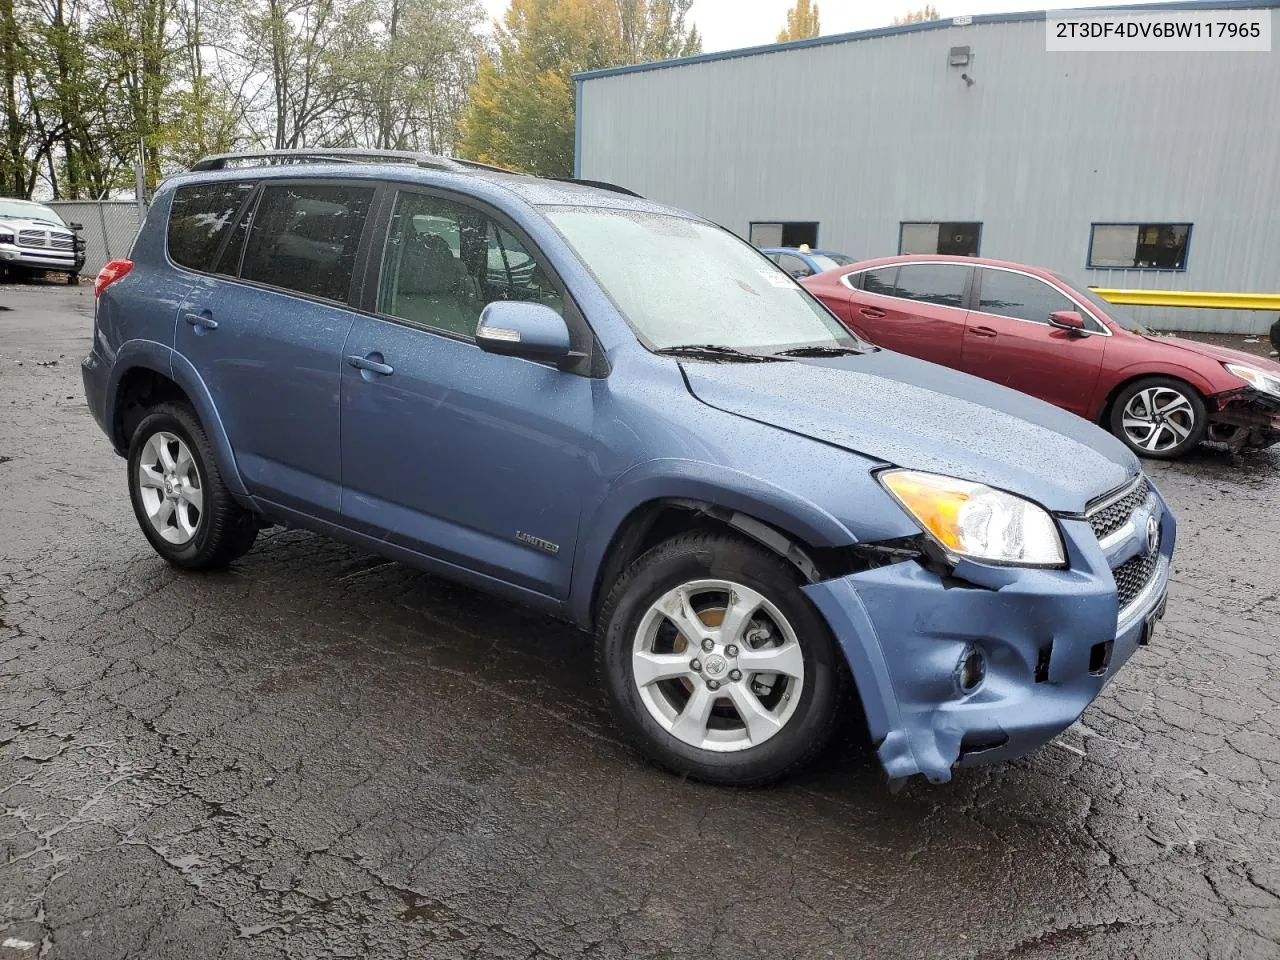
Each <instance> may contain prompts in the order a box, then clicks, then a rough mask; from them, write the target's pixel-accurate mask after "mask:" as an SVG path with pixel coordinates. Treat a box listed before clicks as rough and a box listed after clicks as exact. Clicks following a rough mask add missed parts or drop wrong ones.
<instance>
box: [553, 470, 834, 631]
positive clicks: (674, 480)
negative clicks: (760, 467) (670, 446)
mask: <svg viewBox="0 0 1280 960" xmlns="http://www.w3.org/2000/svg"><path fill="white" fill-rule="evenodd" d="M656 500H697V501H701V502H704V503H712V504H715V505H716V506H718V507H724V508H725V509H728V510H737V511H741V512H742V513H745V514H748V515H749V516H752V517H754V518H755V519H757V520H760V521H762V522H764V523H767V524H769V525H771V526H773V527H776V528H777V529H779V530H781V531H783V532H784V533H788V534H790V535H792V536H794V537H796V538H798V539H800V540H803V541H804V542H805V543H808V544H809V545H811V546H815V547H840V546H848V545H850V544H853V543H856V542H857V537H856V536H855V535H854V534H853V533H852V532H851V531H850V530H849V528H848V527H847V526H846V525H845V524H844V523H843V522H841V521H840V520H839V519H837V518H836V517H835V516H834V515H832V514H831V513H830V512H829V511H827V510H826V509H824V508H823V507H821V506H819V505H818V504H816V503H814V502H812V501H811V500H807V499H805V498H804V497H801V496H798V495H797V494H794V493H791V492H789V491H787V490H784V489H783V488H781V487H778V486H775V485H774V484H771V483H769V482H768V481H766V480H762V479H760V478H759V477H755V476H751V475H750V474H747V473H743V472H741V471H738V470H734V469H732V468H729V467H722V466H717V465H715V464H711V463H706V462H703V461H698V460H681V459H674V458H672V459H659V460H649V461H647V462H645V463H641V464H637V465H636V466H634V467H632V468H630V469H629V470H627V471H626V472H625V473H623V474H622V475H621V476H620V477H618V479H617V480H615V481H614V482H613V483H612V484H611V485H610V486H609V489H608V493H607V494H606V496H605V498H604V500H603V501H601V503H600V505H599V506H598V507H597V508H596V509H595V511H594V512H593V513H592V514H591V515H590V516H586V517H584V518H583V521H584V522H583V525H582V529H583V530H584V531H588V533H587V535H586V537H585V539H584V540H583V542H582V543H581V544H580V545H579V548H578V553H577V556H576V558H575V561H574V573H573V585H572V588H571V590H570V594H569V614H570V616H571V617H572V619H573V620H574V621H575V622H576V623H579V624H582V625H584V626H585V625H587V624H589V623H590V621H591V604H592V594H593V592H594V589H595V581H596V574H597V572H598V571H599V569H600V567H601V564H602V563H603V562H604V559H605V555H606V553H607V552H608V550H609V546H610V544H611V543H612V542H613V539H614V535H615V534H616V533H617V531H618V530H619V528H621V526H622V524H623V522H624V521H625V520H626V519H627V517H628V516H630V515H631V514H632V513H633V512H634V511H635V510H637V509H638V508H640V507H642V506H644V505H645V504H647V503H651V502H653V501H656Z"/></svg>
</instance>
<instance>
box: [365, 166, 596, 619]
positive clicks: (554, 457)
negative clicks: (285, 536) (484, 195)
mask: <svg viewBox="0 0 1280 960" xmlns="http://www.w3.org/2000/svg"><path fill="white" fill-rule="evenodd" d="M379 245H380V247H381V248H382V254H383V255H382V262H381V270H380V272H379V271H378V270H377V269H376V267H377V265H376V263H375V264H374V269H373V270H372V271H371V272H370V282H369V289H370V291H372V294H371V295H370V300H369V302H368V303H367V306H369V307H370V308H371V312H372V314H373V315H361V316H360V317H359V319H357V320H356V322H355V324H354V326H352V328H351V331H350V335H349V336H348V338H347V343H346V347H345V348H344V350H343V356H344V361H343V364H342V377H341V379H342V479H343V487H344V490H343V501H342V511H343V516H344V521H345V523H346V524H347V525H348V526H351V527H353V528H354V529H357V530H361V531H362V532H365V533H367V534H369V535H371V536H376V537H379V538H381V539H385V540H387V541H389V542H391V543H394V544H397V545H399V546H403V547H407V548H409V549H412V550H415V551H418V552H420V553H424V554H427V555H429V556H432V557H435V558H437V559H439V560H442V561H444V562H446V563H451V564H454V565H457V566H461V567H465V568H467V569H470V570H473V571H475V572H478V573H481V574H484V575H488V576H492V577H496V578H498V579H500V580H503V581H504V582H508V583H514V584H517V585H520V586H523V587H525V588H527V589H531V590H534V591H537V592H538V593H541V594H544V595H550V596H555V597H564V596H567V594H568V590H569V579H570V573H571V571H572V566H573V548H574V544H575V541H576V540H577V530H578V517H579V512H580V506H581V503H582V501H583V496H582V493H583V490H584V489H585V486H586V484H587V482H588V477H590V476H591V475H592V465H591V458H590V456H589V453H588V444H589V442H590V437H591V427H592V417H593V408H594V404H593V393H592V384H593V382H594V381H592V380H591V379H589V378H587V377H584V376H579V375H577V374H574V373H569V372H563V371H560V370H557V369H555V368H554V367H551V366H546V365H543V364H539V363H532V362H530V361H527V360H521V359H517V358H515V357H502V356H497V355H495V354H491V353H485V352H484V351H483V350H481V349H480V348H479V347H478V346H476V343H475V328H476V323H477V321H478V320H479V317H480V311H481V310H482V309H483V308H484V306H485V305H486V304H488V303H490V302H493V301H496V300H526V301H536V302H539V303H543V304H545V305H547V306H549V307H551V308H552V309H554V310H556V311H558V312H560V313H561V314H562V315H564V316H565V317H566V319H568V320H569V321H570V327H571V328H572V329H574V330H575V334H574V336H575V341H576V340H577V338H578V337H580V336H583V335H586V336H589V335H590V334H589V331H587V330H586V325H585V321H583V320H582V318H581V315H580V314H577V312H576V308H575V307H574V306H573V304H572V301H571V300H569V299H567V297H566V295H565V290H564V288H563V286H562V285H561V284H560V282H559V281H558V280H556V279H554V278H553V277H552V275H551V274H550V272H549V271H548V270H547V269H546V267H545V266H544V262H543V260H542V258H541V257H540V256H539V255H538V253H537V251H535V250H534V249H533V247H532V244H531V243H529V242H528V241H527V239H526V238H523V237H522V236H521V235H520V233H519V231H518V230H517V229H516V228H515V227H514V225H513V224H511V223H510V222H509V221H507V220H506V219H505V218H504V217H502V216H501V215H500V214H498V213H496V212H495V211H489V210H488V209H487V208H484V209H482V208H481V207H479V206H476V205H473V204H472V203H471V202H470V201H467V200H465V199H463V198H459V197H456V196H453V195H447V196H446V195H440V194H436V193H431V192H420V191H416V190H408V189H405V190H402V191H401V192H400V194H399V195H398V197H396V198H395V203H394V206H393V207H392V208H391V211H390V216H389V226H388V228H387V230H386V240H385V244H383V243H382V242H380V244H379ZM375 259H376V255H375ZM579 346H581V345H580V344H578V343H576V342H575V349H577V348H578V347H579Z"/></svg>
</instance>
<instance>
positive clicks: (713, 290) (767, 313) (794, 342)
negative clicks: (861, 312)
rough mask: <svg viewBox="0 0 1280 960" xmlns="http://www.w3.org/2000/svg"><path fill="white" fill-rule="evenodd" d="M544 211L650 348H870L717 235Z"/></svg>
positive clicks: (764, 263)
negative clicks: (690, 346) (695, 346)
mask: <svg viewBox="0 0 1280 960" xmlns="http://www.w3.org/2000/svg"><path fill="white" fill-rule="evenodd" d="M546 212H547V217H548V219H550V220H551V222H552V223H553V224H554V225H555V227H556V229H557V230H559V231H560V233H561V235H562V236H563V237H564V238H565V240H566V241H567V242H568V244H569V246H571V247H572V248H573V249H574V251H575V252H576V253H577V254H578V256H579V257H580V258H581V259H582V261H583V263H585V264H586V265H587V268H588V269H589V270H590V271H591V272H592V273H593V274H594V275H595V278H596V280H597V281H599V283H600V286H601V287H603V288H604V291H605V292H606V293H607V294H609V296H610V297H611V298H612V299H613V302H614V303H615V304H616V305H617V307H618V309H619V311H621V313H622V315H623V317H625V318H626V320H627V322H628V323H629V324H631V327H632V329H634V330H635V331H636V333H637V334H638V335H639V337H640V339H641V340H642V341H643V342H644V344H645V345H646V346H647V347H649V348H650V349H652V350H667V349H670V348H672V347H681V346H689V345H698V346H716V347H726V348H732V349H733V350H737V351H742V352H747V353H765V354H767V353H776V352H779V351H780V350H782V349H784V348H794V347H801V346H812V347H823V346H829V347H846V348H860V347H862V346H864V345H863V344H862V343H861V342H860V341H858V340H857V339H855V338H854V337H852V336H851V335H850V334H849V333H848V332H847V331H846V330H845V329H844V328H843V327H842V326H840V323H839V321H837V320H836V319H835V317H833V316H832V315H831V314H830V313H828V312H827V310H826V309H825V308H824V307H823V306H822V305H821V304H819V303H818V302H816V301H815V300H814V299H813V298H812V297H811V296H810V295H809V294H808V293H807V292H805V290H804V289H803V288H802V287H801V286H800V285H799V284H797V283H796V282H795V281H794V280H792V279H791V278H790V277H789V276H787V275H786V273H784V272H783V271H782V270H780V269H779V268H778V267H777V266H775V265H774V264H773V263H771V262H770V261H769V260H768V259H766V258H765V257H763V256H761V255H760V253H759V252H758V251H756V250H755V248H753V247H751V246H750V245H748V244H747V243H745V242H744V241H742V240H740V239H738V238H737V237H735V236H734V235H733V234H731V233H729V232H728V231H726V230H722V229H720V228H719V227H715V226H712V225H711V224H709V223H702V222H700V221H696V220H687V219H685V218H683V217H676V216H671V215H669V214H656V213H638V212H636V211H632V210H606V209H584V208H582V207H553V208H549V209H548V210H547V211H546Z"/></svg>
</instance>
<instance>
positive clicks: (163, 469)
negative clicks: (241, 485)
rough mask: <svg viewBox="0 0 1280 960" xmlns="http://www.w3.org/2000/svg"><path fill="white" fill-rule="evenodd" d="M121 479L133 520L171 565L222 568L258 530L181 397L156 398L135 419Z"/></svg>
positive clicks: (246, 547) (243, 549)
mask: <svg viewBox="0 0 1280 960" xmlns="http://www.w3.org/2000/svg"><path fill="white" fill-rule="evenodd" d="M166 456H167V460H165V459H163V458H165V457H166ZM144 477H146V478H148V480H150V481H151V482H145V481H144V479H143V478H144ZM128 483H129V499H130V501H131V502H132V503H133V513H134V516H136V517H137V518H138V526H140V527H141V528H142V532H143V534H144V535H145V536H146V538H147V540H148V541H149V542H150V543H151V546H152V547H154V548H155V551H156V553H158V554H160V556H162V557H164V559H165V560H167V561H169V563H171V564H173V565H174V566H175V567H182V568H184V569H186V570H211V569H216V568H219V567H225V566H226V565H227V564H229V563H230V562H231V561H233V560H235V559H236V558H238V557H240V556H243V555H244V554H245V553H246V552H247V551H248V550H249V548H250V547H252V546H253V541H254V540H255V539H256V537H257V536H258V520H257V517H255V516H254V515H253V514H252V513H250V512H249V511H248V510H245V509H244V508H243V507H241V506H240V505H239V504H238V503H236V502H235V500H234V499H232V497H231V493H230V491H228V490H227V488H226V485H225V484H224V483H223V482H222V474H221V473H220V472H219V471H218V464H217V462H216V461H215V460H214V457H213V450H212V448H211V447H210V446H209V440H208V437H206V436H205V432H204V428H203V427H201V426H200V421H199V419H198V418H197V417H196V415H195V411H193V410H192V409H191V408H190V407H189V406H187V405H186V404H185V403H162V404H159V405H157V406H155V407H153V408H151V409H150V410H149V411H147V413H146V414H145V415H144V416H143V417H142V419H141V420H140V421H139V422H138V425H137V427H136V428H135V429H134V431H133V437H132V439H131V440H130V443H129V477H128ZM170 505H172V506H171V507H170ZM153 517H155V518H156V519H155V520H153V519H152V518H153Z"/></svg>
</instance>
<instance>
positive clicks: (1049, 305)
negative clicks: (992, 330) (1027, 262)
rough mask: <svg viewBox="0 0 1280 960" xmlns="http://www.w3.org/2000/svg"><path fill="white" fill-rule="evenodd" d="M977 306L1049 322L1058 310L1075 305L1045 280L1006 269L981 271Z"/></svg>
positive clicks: (1038, 321)
mask: <svg viewBox="0 0 1280 960" xmlns="http://www.w3.org/2000/svg"><path fill="white" fill-rule="evenodd" d="M978 309H979V310H981V311H982V312H983V313H993V314H995V315H997V316H1000V317H1014V318H1016V319H1018V320H1030V321H1032V322H1033V323H1048V322H1049V314H1051V313H1053V312H1054V311H1056V310H1074V309H1076V307H1075V304H1073V303H1072V302H1071V301H1070V300H1069V299H1067V297H1066V296H1064V295H1063V294H1061V293H1059V292H1058V291H1057V290H1055V289H1054V288H1053V287H1051V286H1049V284H1047V283H1045V282H1044V281H1043V280H1037V279H1036V278H1035V277H1029V276H1027V275H1026V274H1022V273H1010V272H1009V271H1007V270H986V269H984V270H983V271H982V298H981V302H980V303H979V304H978Z"/></svg>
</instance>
